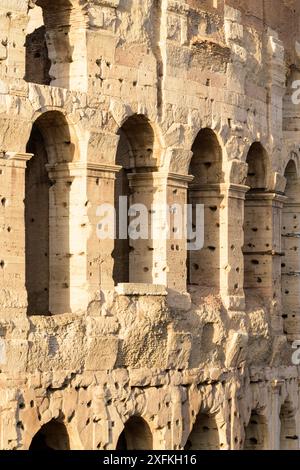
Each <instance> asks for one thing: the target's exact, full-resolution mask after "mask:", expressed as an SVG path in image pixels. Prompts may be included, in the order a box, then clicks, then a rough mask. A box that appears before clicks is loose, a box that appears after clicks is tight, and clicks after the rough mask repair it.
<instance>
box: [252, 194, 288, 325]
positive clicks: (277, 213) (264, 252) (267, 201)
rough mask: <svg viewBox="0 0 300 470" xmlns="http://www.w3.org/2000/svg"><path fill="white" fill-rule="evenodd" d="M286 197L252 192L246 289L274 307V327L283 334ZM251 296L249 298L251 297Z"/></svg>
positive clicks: (272, 314) (272, 309) (272, 310)
mask: <svg viewBox="0 0 300 470" xmlns="http://www.w3.org/2000/svg"><path fill="white" fill-rule="evenodd" d="M284 201H285V198H284V197H283V196H282V195H280V194H277V193H275V192H261V193H259V192H258V193H249V194H248V195H247V200H246V205H245V245H244V259H245V291H246V296H247V295H249V296H250V297H251V296H252V295H254V296H257V295H261V296H262V297H263V298H264V299H265V301H266V302H269V306H270V308H271V318H272V327H273V328H274V330H275V331H276V332H278V333H282V321H281V318H280V304H281V301H280V295H278V292H280V288H281V260H282V250H281V213H282V207H283V202H284ZM250 297H249V298H250Z"/></svg>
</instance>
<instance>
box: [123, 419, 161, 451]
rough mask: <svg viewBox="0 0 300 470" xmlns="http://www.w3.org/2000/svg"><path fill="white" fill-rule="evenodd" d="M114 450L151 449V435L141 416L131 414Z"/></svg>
mask: <svg viewBox="0 0 300 470" xmlns="http://www.w3.org/2000/svg"><path fill="white" fill-rule="evenodd" d="M116 450H153V437H152V433H151V429H150V427H149V425H148V424H147V423H146V421H145V420H144V419H143V418H140V417H138V416H133V417H132V418H130V419H129V420H128V421H127V423H126V424H125V427H124V430H123V431H122V433H121V434H120V437H119V440H118V443H117V448H116Z"/></svg>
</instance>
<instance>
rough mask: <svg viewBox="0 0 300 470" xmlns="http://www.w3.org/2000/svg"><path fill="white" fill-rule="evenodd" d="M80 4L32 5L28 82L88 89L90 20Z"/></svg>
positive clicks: (62, 0) (40, 1) (67, 0)
mask: <svg viewBox="0 0 300 470" xmlns="http://www.w3.org/2000/svg"><path fill="white" fill-rule="evenodd" d="M76 3H77V2H74V1H71V0H52V1H51V2H49V1H48V0H36V1H35V2H32V3H31V7H30V9H29V13H28V16H29V22H28V28H27V36H26V43H25V46H26V67H25V68H26V73H25V80H26V81H28V82H33V83H38V84H41V85H52V86H59V87H63V88H72V89H78V90H82V91H84V90H86V88H87V59H86V19H85V16H84V14H83V12H82V7H81V6H80V5H79V2H78V4H76Z"/></svg>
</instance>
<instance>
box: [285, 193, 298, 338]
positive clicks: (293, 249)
mask: <svg viewBox="0 0 300 470" xmlns="http://www.w3.org/2000/svg"><path fill="white" fill-rule="evenodd" d="M298 197H299V196H298ZM299 217H300V203H298V202H297V200H296V198H295V200H294V201H291V200H290V198H288V199H287V201H286V203H285V204H284V207H283V218H282V219H283V220H282V245H283V246H282V251H283V257H282V259H281V293H282V309H281V310H282V317H283V330H284V332H285V334H287V335H288V339H289V340H290V341H295V340H298V339H299V338H300V312H299V308H300V228H299V227H300V226H299Z"/></svg>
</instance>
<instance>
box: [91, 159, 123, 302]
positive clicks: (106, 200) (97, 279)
mask: <svg viewBox="0 0 300 470" xmlns="http://www.w3.org/2000/svg"><path fill="white" fill-rule="evenodd" d="M120 169H121V167H119V166H116V165H106V164H97V163H88V166H87V170H86V174H87V196H86V200H87V218H88V226H89V227H88V230H87V232H88V239H87V248H86V249H87V283H88V290H89V299H90V300H92V299H95V298H97V297H98V296H99V292H100V287H101V289H102V290H113V289H114V281H113V257H112V252H113V250H114V240H113V239H110V238H108V239H106V240H100V239H99V237H98V236H97V224H98V223H99V218H98V217H97V208H98V207H99V206H100V205H101V204H111V205H112V206H114V183H115V177H116V173H118V171H120Z"/></svg>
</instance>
